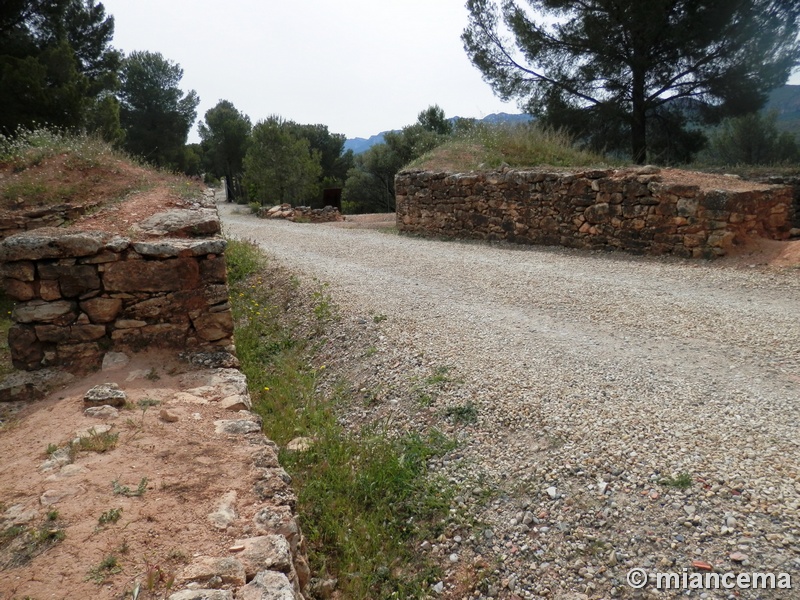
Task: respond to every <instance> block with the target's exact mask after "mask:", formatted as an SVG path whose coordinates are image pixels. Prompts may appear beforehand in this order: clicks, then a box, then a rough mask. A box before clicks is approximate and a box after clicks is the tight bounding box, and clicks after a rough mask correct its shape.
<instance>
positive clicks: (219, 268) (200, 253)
mask: <svg viewBox="0 0 800 600" xmlns="http://www.w3.org/2000/svg"><path fill="white" fill-rule="evenodd" d="M176 212H177V211H167V212H165V213H163V218H161V219H156V221H158V223H159V224H160V225H161V227H162V228H161V229H160V230H159V231H161V233H162V234H163V236H164V237H158V238H151V239H144V240H142V241H136V240H134V239H130V238H127V237H122V236H119V235H115V234H112V233H107V232H99V231H79V230H70V229H63V228H45V229H37V230H34V231H28V232H25V233H20V234H17V235H13V236H10V237H8V238H7V239H5V240H4V241H2V243H0V274H2V278H3V287H4V290H5V293H6V294H7V295H8V296H10V297H11V298H13V299H14V300H16V301H17V305H16V307H15V308H14V311H13V313H12V319H13V321H14V325H13V326H12V327H11V330H10V331H9V346H10V348H11V356H12V361H13V363H14V366H15V367H17V368H21V369H26V370H35V369H39V368H43V367H48V366H62V367H64V368H66V369H68V370H71V371H76V372H81V371H87V370H91V369H94V368H97V367H99V365H100V364H101V362H102V358H103V355H104V354H105V353H106V352H107V351H109V350H112V349H114V350H134V351H136V350H143V349H146V348H153V347H158V348H175V349H180V350H187V349H188V350H198V351H200V350H214V349H216V350H221V349H226V348H227V349H232V345H233V318H232V315H231V310H230V305H229V304H228V287H227V274H226V266H225V257H224V251H225V246H226V242H225V240H224V239H222V238H221V237H219V236H218V235H217V233H218V232H219V219H218V216H217V215H216V211H204V212H200V211H191V210H187V211H183V212H185V213H189V214H190V218H189V219H188V220H187V219H181V218H179V215H176ZM210 213H213V214H211V215H210ZM209 221H211V222H212V223H215V226H214V227H212V226H211V225H209ZM187 222H189V223H192V225H191V227H190V229H192V230H193V231H195V232H196V233H198V234H199V235H203V236H205V237H191V238H186V237H183V238H177V237H176V238H172V237H167V236H168V235H169V234H170V233H174V232H175V231H177V230H178V228H180V227H183V228H185V227H186V223H187ZM198 223H201V225H199V224H198ZM202 224H205V225H202Z"/></svg>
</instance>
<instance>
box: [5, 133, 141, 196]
mask: <svg viewBox="0 0 800 600" xmlns="http://www.w3.org/2000/svg"><path fill="white" fill-rule="evenodd" d="M120 160H127V157H126V156H124V155H123V154H122V153H120V152H118V151H116V150H114V149H113V148H112V147H111V146H110V145H109V144H107V143H106V142H103V141H102V140H101V139H99V138H97V137H94V136H87V135H72V134H68V133H65V132H63V131H60V130H56V129H45V128H41V127H40V128H36V129H33V130H28V129H22V128H21V129H19V130H17V131H16V132H15V133H14V135H9V136H4V135H1V134H0V166H4V167H6V168H10V170H11V171H12V173H11V174H10V175H9V176H7V177H4V178H2V179H0V206H4V207H6V208H9V207H15V208H19V207H21V206H23V205H25V206H40V205H47V204H54V203H65V202H85V201H86V199H87V198H89V197H91V196H92V193H91V192H92V191H93V190H95V188H96V187H97V184H98V181H101V180H102V179H105V178H106V176H108V181H107V182H106V186H105V189H106V191H107V193H108V195H109V197H110V198H112V199H113V198H116V197H121V196H123V195H125V194H127V193H128V192H130V191H131V190H134V189H136V188H138V187H139V186H141V185H143V177H144V174H143V173H139V174H138V175H137V176H133V175H131V176H123V175H121V174H120V169H119V166H120ZM36 167H41V168H36Z"/></svg>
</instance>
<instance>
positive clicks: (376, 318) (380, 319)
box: [372, 314, 389, 323]
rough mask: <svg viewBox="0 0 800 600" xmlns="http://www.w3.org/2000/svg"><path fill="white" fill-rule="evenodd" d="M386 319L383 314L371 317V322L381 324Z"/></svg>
mask: <svg viewBox="0 0 800 600" xmlns="http://www.w3.org/2000/svg"><path fill="white" fill-rule="evenodd" d="M388 318H389V317H387V316H386V315H383V314H380V315H373V316H372V321H373V323H382V322H383V321H385V320H386V319H388Z"/></svg>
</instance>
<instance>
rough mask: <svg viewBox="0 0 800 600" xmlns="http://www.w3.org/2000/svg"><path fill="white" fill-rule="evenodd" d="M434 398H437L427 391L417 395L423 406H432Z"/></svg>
mask: <svg viewBox="0 0 800 600" xmlns="http://www.w3.org/2000/svg"><path fill="white" fill-rule="evenodd" d="M434 400H435V398H434V397H433V396H432V395H430V394H426V393H425V392H421V393H420V394H419V395H418V396H417V402H419V403H420V405H421V406H431V405H433V402H434Z"/></svg>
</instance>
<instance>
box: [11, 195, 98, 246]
mask: <svg viewBox="0 0 800 600" xmlns="http://www.w3.org/2000/svg"><path fill="white" fill-rule="evenodd" d="M96 204H97V203H88V204H85V205H83V206H72V205H70V204H59V205H57V206H41V207H37V208H30V209H19V210H0V240H3V239H5V238H7V237H9V236H11V235H14V234H15V233H21V232H23V231H30V230H33V229H40V228H42V227H61V226H62V225H64V224H65V223H68V222H69V221H72V220H75V219H77V218H78V217H80V216H81V215H83V214H85V213H86V212H87V211H88V210H90V209H92V208H94V207H95V206H96Z"/></svg>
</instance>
